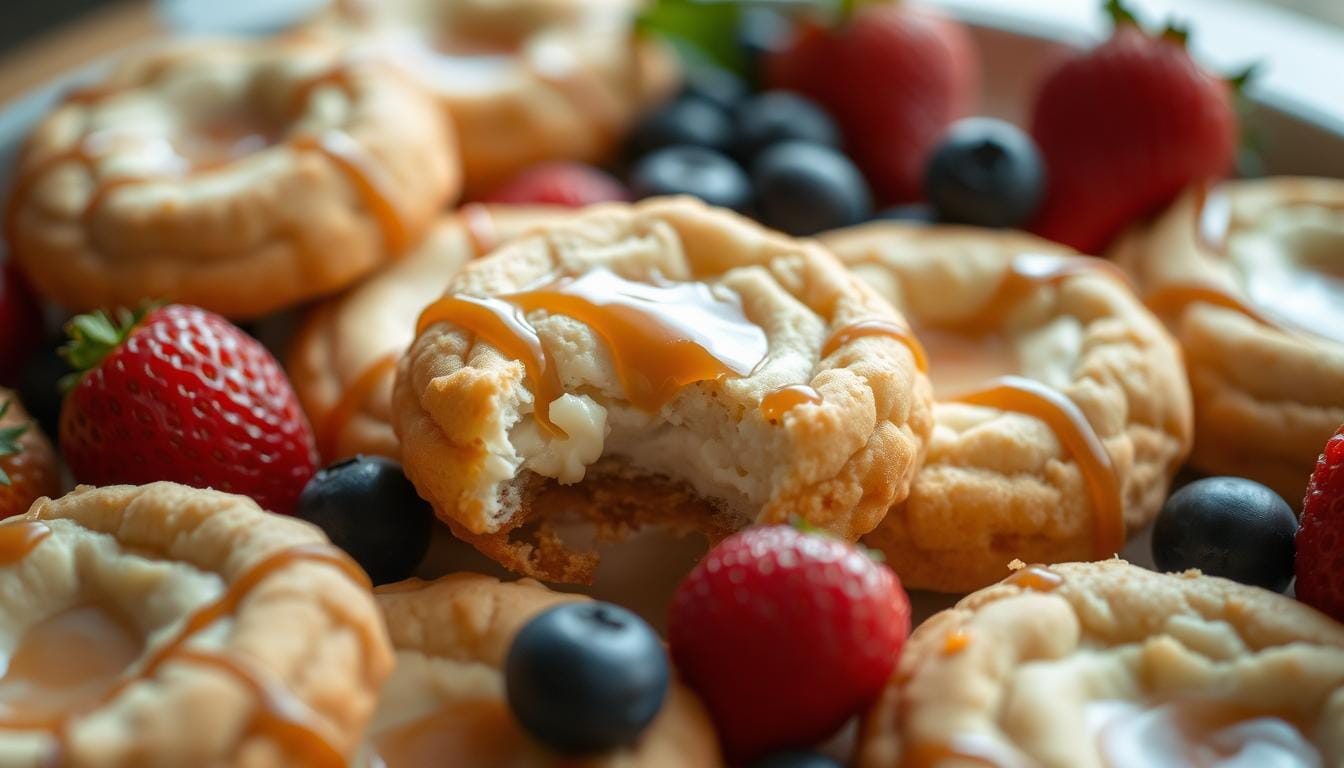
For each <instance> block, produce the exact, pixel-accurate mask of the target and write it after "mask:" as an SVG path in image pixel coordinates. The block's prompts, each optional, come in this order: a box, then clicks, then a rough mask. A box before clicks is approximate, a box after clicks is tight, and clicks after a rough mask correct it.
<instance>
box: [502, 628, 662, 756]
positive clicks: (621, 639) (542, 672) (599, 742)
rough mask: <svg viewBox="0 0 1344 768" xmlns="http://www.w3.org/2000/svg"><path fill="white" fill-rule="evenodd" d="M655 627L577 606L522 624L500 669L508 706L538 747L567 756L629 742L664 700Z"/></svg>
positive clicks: (619, 745)
mask: <svg viewBox="0 0 1344 768" xmlns="http://www.w3.org/2000/svg"><path fill="white" fill-rule="evenodd" d="M668 679H669V671H668V662H667V655H666V653H665V652H664V651H663V646H662V643H661V642H660V641H659V640H658V636H657V635H656V634H655V633H654V631H653V629H652V628H650V627H649V625H648V624H645V623H644V622H643V621H642V620H641V619H640V618H639V617H637V616H635V615H634V614H633V613H631V612H629V611H627V610H625V609H624V608H620V607H617V606H615V605H612V604H610V603H597V602H588V601H584V602H575V603H566V604H564V605H559V606H556V607H554V608H551V609H550V610H548V611H545V612H544V613H541V614H539V615H538V616H537V617H536V618H534V619H532V620H531V621H530V622H528V623H527V624H526V625H525V626H524V627H523V628H522V630H520V631H519V632H518V635H517V636H516V637H515V638H514V640H513V645H512V646H511V647H510V648H509V654H508V658H507V659H506V661H505V663H504V684H505V688H506V691H507V694H508V700H509V706H510V707H511V708H512V710H513V714H514V717H515V718H516V719H517V720H518V722H519V724H521V725H522V726H523V728H524V729H525V730H526V731H527V732H528V733H530V734H532V736H533V737H534V738H536V739H537V741H540V742H541V743H543V744H546V745H547V746H549V747H551V748H553V749H555V750H557V751H560V752H563V753H567V754H587V753H593V752H602V751H605V750H609V749H614V748H616V747H621V746H624V745H627V744H630V743H632V742H634V741H635V739H637V738H639V735H640V733H641V732H643V730H644V728H645V727H646V726H648V724H649V723H650V722H651V721H652V720H653V718H654V716H656V715H657V714H658V710H659V709H661V708H662V706H663V699H664V698H665V697H666V696H667V688H668Z"/></svg>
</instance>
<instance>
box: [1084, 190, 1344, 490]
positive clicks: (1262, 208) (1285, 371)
mask: <svg viewBox="0 0 1344 768" xmlns="http://www.w3.org/2000/svg"><path fill="white" fill-rule="evenodd" d="M1214 195H1215V196H1216V197H1217V198H1219V200H1218V202H1217V203H1216V205H1217V206H1226V209H1225V218H1222V217H1220V216H1218V215H1216V213H1217V211H1216V210H1215V211H1214V212H1213V213H1211V214H1209V215H1208V216H1205V214H1204V210H1205V209H1204V206H1203V204H1202V201H1203V200H1204V199H1205V196H1204V194H1203V193H1202V191H1201V190H1198V189H1192V190H1190V191H1188V192H1186V193H1185V194H1184V195H1182V196H1181V197H1180V198H1179V199H1178V200H1177V201H1176V202H1175V203H1173V204H1172V206H1171V207H1170V208H1169V209H1167V211H1166V212H1164V213H1163V214H1161V215H1160V216H1158V217H1157V218H1156V219H1155V220H1153V221H1151V222H1146V223H1143V224H1139V225H1136V226H1135V227H1133V228H1132V229H1131V230H1130V231H1129V232H1128V233H1126V235H1125V236H1124V237H1123V238H1122V239H1121V240H1120V242H1119V243H1118V244H1117V245H1116V247H1115V248H1114V250H1113V252H1112V254H1111V255H1112V257H1113V258H1114V259H1115V261H1116V262H1117V263H1119V264H1120V265H1121V266H1122V267H1124V268H1125V270H1126V271H1128V272H1129V273H1130V274H1131V275H1132V276H1133V277H1134V279H1135V280H1136V281H1137V282H1138V284H1139V286H1140V288H1141V289H1142V290H1143V291H1144V293H1145V294H1146V295H1149V296H1154V295H1157V294H1159V292H1161V291H1164V290H1165V289H1170V288H1172V287H1174V286H1180V285H1190V284H1193V285H1200V286H1210V287H1213V288H1215V289H1218V290H1219V291H1222V292H1225V293H1227V294H1229V295H1231V296H1233V297H1235V299H1236V300H1238V301H1240V302H1243V303H1244V302H1248V301H1249V300H1250V299H1249V297H1248V295H1247V293H1246V291H1245V287H1244V286H1246V285H1247V284H1248V281H1257V282H1259V283H1261V284H1262V285H1264V284H1267V283H1268V281H1267V280H1264V279H1262V277H1257V272H1256V271H1252V270H1261V269H1266V268H1269V269H1276V268H1281V267H1284V266H1287V267H1289V268H1303V267H1304V268H1306V269H1313V268H1314V269H1318V270H1320V269H1324V270H1325V272H1326V273H1327V274H1328V273H1329V272H1330V270H1331V269H1332V267H1330V266H1329V265H1328V264H1321V263H1319V262H1318V263H1316V264H1312V263H1311V259H1312V257H1311V256H1310V254H1309V253H1307V254H1306V257H1305V258H1301V257H1299V256H1298V255H1297V254H1296V253H1294V251H1295V250H1296V249H1299V248H1301V249H1303V252H1307V251H1309V250H1310V249H1312V248H1319V249H1330V248H1337V245H1333V246H1332V245H1330V243H1335V244H1337V243H1338V242H1339V238H1341V237H1344V182H1341V181H1338V180H1335V179H1313V178H1300V177H1281V178H1270V179H1261V180H1256V181H1237V182H1228V183H1225V184H1222V185H1219V186H1218V187H1217V188H1216V190H1215V192H1214ZM1201 229H1203V230H1206V231H1205V232H1203V234H1201ZM1207 230H1215V231H1207ZM1210 238H1212V239H1214V240H1218V241H1220V242H1209V240H1210ZM1313 242H1315V243H1318V245H1316V246H1313V245H1312V243H1313ZM1325 252H1328V251H1325ZM1298 258H1301V264H1300V266H1299V265H1295V264H1294V263H1293V261H1294V259H1298ZM1269 276H1271V277H1272V276H1273V274H1272V272H1271V273H1270V274H1269ZM1294 286H1295V287H1294V294H1295V295H1298V296H1300V295H1301V294H1298V293H1297V291H1300V290H1305V289H1307V288H1308V287H1309V281H1307V280H1305V279H1302V278H1300V277H1299V278H1297V279H1296V280H1295V282H1294ZM1291 300H1293V301H1296V300H1297V299H1296V298H1294V299H1291ZM1252 308H1253V309H1256V310H1259V309H1260V308H1259V307H1258V306H1256V305H1254V304H1252ZM1164 319H1165V320H1166V321H1167V323H1168V326H1169V327H1170V328H1171V329H1172V332H1173V333H1174V334H1175V335H1176V338H1177V339H1178V340H1179V341H1180V343H1181V346H1182V347H1183V348H1184V350H1185V358H1186V366H1187V368H1188V369H1189V374H1190V387H1191V389H1192V390H1193V391H1194V396H1195V446H1194V452H1193V453H1192V454H1191V457H1190V463H1191V464H1192V465H1194V466H1195V467H1197V468H1199V469H1201V470H1203V471H1205V472H1209V473H1215V474H1228V475H1237V476H1240V477H1248V478H1251V479H1254V480H1258V481H1259V482H1262V483H1264V484H1266V485H1268V486H1269V487H1271V488H1273V489H1274V490H1275V491H1276V492H1278V493H1279V494H1280V495H1281V496H1283V498H1284V499H1285V500H1287V501H1288V503H1290V504H1292V505H1293V506H1295V507H1296V506H1297V505H1299V504H1300V503H1301V500H1302V495H1303V492H1304V490H1305V488H1306V482H1307V478H1308V477H1309V476H1310V474H1311V468H1312V466H1313V464H1314V462H1315V460H1316V456H1317V455H1318V454H1319V453H1320V450H1321V446H1322V445H1324V444H1325V441H1326V440H1327V439H1328V438H1329V437H1330V435H1331V434H1333V433H1334V431H1335V429H1336V428H1337V427H1338V426H1339V425H1340V424H1341V423H1344V396H1341V394H1340V393H1341V392H1344V344H1341V343H1340V342H1339V341H1338V339H1339V338H1340V336H1339V334H1338V333H1336V334H1335V338H1334V339H1330V338H1325V337H1323V336H1320V335H1316V333H1314V332H1316V331H1321V330H1325V329H1323V328H1309V329H1307V332H1302V331H1300V330H1297V329H1295V328H1294V327H1292V324H1291V322H1289V323H1269V324H1266V323H1262V322H1258V321H1257V320H1255V319H1253V318H1251V317H1248V316H1247V315H1245V314H1244V313H1242V312H1239V311H1236V310H1233V309H1227V308H1223V307H1218V306H1213V305H1210V304H1207V303H1202V302H1195V303H1191V304H1188V305H1184V306H1182V307H1180V308H1178V309H1176V310H1175V312H1172V313H1167V315H1166V316H1165V318H1164ZM1315 323H1317V324H1321V323H1324V324H1333V326H1334V327H1336V328H1339V327H1344V321H1341V320H1340V319H1339V318H1338V316H1336V317H1334V318H1331V317H1330V316H1328V315H1324V316H1319V317H1318V319H1316V320H1315Z"/></svg>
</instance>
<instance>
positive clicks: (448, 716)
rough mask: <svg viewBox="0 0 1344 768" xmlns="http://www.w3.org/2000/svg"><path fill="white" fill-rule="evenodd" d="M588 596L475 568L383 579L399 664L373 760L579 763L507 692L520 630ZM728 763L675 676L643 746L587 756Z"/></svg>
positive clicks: (412, 765) (645, 762) (597, 762)
mask: <svg viewBox="0 0 1344 768" xmlns="http://www.w3.org/2000/svg"><path fill="white" fill-rule="evenodd" d="M584 599H586V598H583V597H580V596H578V595H567V594H562V593H559V592H552V591H550V590H548V589H546V588H545V587H543V586H542V585H540V584H538V583H537V582H535V581H531V580H529V579H523V580H521V581H515V582H500V581H498V580H496V579H493V578H490V577H488V576H479V575H476V574H467V573H460V574H454V575H451V576H445V577H443V578H441V579H439V580H437V581H433V582H423V581H417V580H412V581H407V582H402V583H400V584H394V585H391V586H388V587H382V588H380V589H379V590H378V603H379V605H380V606H381V607H382V609H383V614H384V615H385V616H386V618H387V626H388V631H389V632H390V633H391V635H392V643H393V646H394V647H395V648H396V657H397V666H396V670H395V671H394V672H393V673H392V676H391V678H389V679H388V681H387V684H386V685H385V686H384V687H383V694H382V698H381V700H380V701H379V705H378V712H377V714H376V715H375V716H374V720H373V725H372V727H371V728H370V732H369V738H368V745H367V746H366V748H365V749H366V752H367V753H368V756H369V758H370V760H371V763H372V764H374V765H381V766H385V767H386V768H420V767H421V766H431V765H440V764H442V763H441V760H442V757H443V756H444V755H452V756H453V758H454V760H455V763H454V764H456V765H472V766H514V765H516V766H524V765H526V766H548V765H556V766H559V765H573V764H574V762H573V761H574V757H573V756H564V755H557V754H555V753H553V752H551V751H549V750H547V749H546V748H545V747H544V746H542V745H541V744H538V743H537V742H535V741H533V740H532V739H531V738H530V737H529V736H527V734H525V733H524V732H523V730H522V729H521V728H520V727H519V726H518V724H517V722H516V721H515V719H514V717H513V715H512V714H511V713H510V711H509V705H508V702H507V701H506V700H505V688H504V672H503V666H504V660H505V658H506V656H507V655H508V652H509V647H510V645H511V644H512V643H513V638H514V636H515V635H516V634H517V633H518V630H520V629H521V628H522V627H523V626H524V625H525V624H526V623H527V622H528V621H529V620H531V619H532V618H533V617H534V616H536V615H537V614H539V613H541V612H542V611H544V610H546V609H548V608H551V607H553V606H556V605H559V604H561V603H565V602H570V601H575V600H584ZM375 757H376V759H375ZM379 760H380V761H381V762H378V761H379ZM722 763H723V760H722V758H721V757H720V756H719V746H718V740H717V738H716V737H715V734H714V728H713V726H712V725H711V724H710V722H709V717H708V715H707V714H706V713H705V710H704V708H703V706H702V705H701V704H700V701H699V699H698V698H696V696H695V694H693V693H691V692H690V690H689V689H687V688H686V687H684V686H682V685H680V684H678V683H675V682H674V683H673V685H672V687H671V688H670V689H669V691H668V696H667V699H666V700H665V701H664V703H663V708H662V710H661V712H660V713H659V714H658V716H657V717H656V718H655V719H654V721H653V723H652V724H651V725H650V726H649V727H648V729H647V730H646V731H645V732H644V734H643V736H642V737H641V738H640V740H639V741H638V742H636V743H635V745H634V746H632V747H630V748H627V749H623V750H620V751H618V752H614V753H608V754H599V755H590V756H585V759H584V760H583V763H582V764H583V765H584V766H593V767H594V768H596V766H627V767H628V768H636V767H637V766H659V767H660V768H664V767H665V768H673V767H675V766H686V768H702V767H703V768H713V766H717V765H722Z"/></svg>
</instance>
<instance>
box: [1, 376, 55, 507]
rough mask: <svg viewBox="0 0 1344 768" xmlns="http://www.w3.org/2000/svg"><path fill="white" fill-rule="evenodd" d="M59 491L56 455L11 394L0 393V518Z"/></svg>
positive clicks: (40, 431)
mask: <svg viewBox="0 0 1344 768" xmlns="http://www.w3.org/2000/svg"><path fill="white" fill-rule="evenodd" d="M59 491H60V478H59V477H58V476H57V471H56V453H55V452H54V451H53V450H52V448H51V443H50V442H48V441H47V438H46V436H45V435H43V434H42V430H41V429H39V428H38V426H37V422H35V421H33V419H32V417H30V416H29V415H28V414H27V413H26V412H25V411H24V410H23V406H22V405H20V404H19V401H18V400H17V399H15V397H14V394H13V393H12V392H10V391H8V390H4V389H0V518H5V517H12V516H14V515H21V514H23V513H24V512H27V511H28V507H29V506H31V505H32V503H33V502H34V501H36V500H37V499H38V498H39V497H42V496H55V495H56V494H57V493H58V492H59Z"/></svg>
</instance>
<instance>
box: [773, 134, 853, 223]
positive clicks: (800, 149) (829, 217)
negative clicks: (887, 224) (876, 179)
mask: <svg viewBox="0 0 1344 768" xmlns="http://www.w3.org/2000/svg"><path fill="white" fill-rule="evenodd" d="M752 182H753V184H754V186H755V188H756V211H757V214H758V217H759V218H760V220H761V222H762V223H764V224H765V225H766V226H769V227H773V228H775V229H778V230H780V231H781V232H787V233H788V234H791V235H799V236H806V235H814V234H816V233H818V232H822V231H824V230H828V229H836V228H838V227H847V226H850V225H852V224H858V223H860V222H862V221H865V220H866V219H867V218H868V217H869V216H870V215H871V214H872V210H873V202H872V197H871V195H870V194H869V192H868V185H867V184H866V183H864V180H863V175H862V174H860V173H859V169H858V168H855V167H854V164H853V163H851V162H850V161H849V158H847V157H845V156H844V155H842V154H840V153H839V152H837V151H835V150H834V149H831V148H830V147H823V146H818V145H816V144H807V143H804V142H800V141H788V142H784V143H782V144H776V145H775V146H773V147H771V148H769V149H767V150H765V151H764V152H762V153H761V154H760V156H758V157H757V158H756V162H755V163H754V164H753V165H752Z"/></svg>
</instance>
